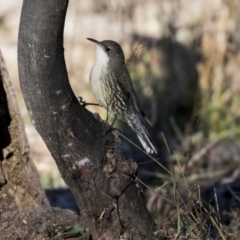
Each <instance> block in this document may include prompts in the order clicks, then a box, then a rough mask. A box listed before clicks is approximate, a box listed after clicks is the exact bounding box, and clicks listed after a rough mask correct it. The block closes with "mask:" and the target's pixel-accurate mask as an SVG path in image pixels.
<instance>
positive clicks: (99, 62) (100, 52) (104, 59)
mask: <svg viewBox="0 0 240 240" xmlns="http://www.w3.org/2000/svg"><path fill="white" fill-rule="evenodd" d="M108 62H109V58H108V55H107V53H106V52H105V51H104V49H103V48H102V47H101V46H99V45H96V59H95V63H94V66H95V67H98V68H99V67H101V68H102V67H106V66H107V65H108Z"/></svg>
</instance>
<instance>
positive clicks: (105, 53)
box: [87, 38, 125, 65]
mask: <svg viewBox="0 0 240 240" xmlns="http://www.w3.org/2000/svg"><path fill="white" fill-rule="evenodd" d="M87 39H88V40H89V41H92V42H94V43H96V61H106V62H110V63H117V64H123V65H124V63H125V57H124V53H123V50H122V48H121V46H120V45H119V44H118V43H117V42H114V41H111V40H104V41H101V42H99V41H97V40H95V39H92V38H87Z"/></svg>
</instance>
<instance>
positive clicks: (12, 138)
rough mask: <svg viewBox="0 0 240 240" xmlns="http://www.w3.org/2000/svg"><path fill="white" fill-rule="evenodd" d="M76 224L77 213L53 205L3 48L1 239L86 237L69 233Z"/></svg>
mask: <svg viewBox="0 0 240 240" xmlns="http://www.w3.org/2000/svg"><path fill="white" fill-rule="evenodd" d="M74 225H77V226H79V225H81V224H80V219H79V217H78V216H77V215H76V214H75V213H73V212H71V211H66V210H61V209H53V208H50V206H49V202H48V200H47V198H46V195H45V192H44V191H43V189H42V187H41V184H40V181H39V176H38V172H37V170H36V168H35V165H34V163H33V162H32V160H31V159H30V158H29V146H28V142H27V138H26V134H25V131H24V125H23V121H22V118H21V116H20V114H19V107H18V104H17V101H16V97H15V94H14V91H13V89H12V85H11V81H10V78H9V74H8V71H7V68H6V65H5V63H4V60H3V56H2V53H1V51H0V239H1V240H4V239H7V240H9V239H43V238H44V239H49V240H50V239H53V237H55V239H57V238H56V236H60V235H61V236H68V239H82V236H79V233H77V234H73V233H69V231H71V230H72V228H73V227H74ZM81 235H83V236H86V237H87V235H88V233H84V234H81ZM76 236H77V238H76ZM70 237H71V238H70ZM58 239H59V238H58ZM61 239H62V238H61ZM85 239H89V238H85Z"/></svg>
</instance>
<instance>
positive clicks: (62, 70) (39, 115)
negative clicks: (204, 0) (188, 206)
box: [18, 0, 154, 240]
mask: <svg viewBox="0 0 240 240" xmlns="http://www.w3.org/2000/svg"><path fill="white" fill-rule="evenodd" d="M67 5H68V1H66V0H51V1H37V0H25V1H24V2H23V8H22V15H21V22H20V31H19V45H18V60H19V74H20V84H21V88H22V92H23V96H24V99H25V102H26V106H27V109H28V112H29V114H30V117H31V120H32V123H33V124H34V126H35V128H36V129H37V131H38V132H39V133H40V135H41V136H42V138H43V140H44V141H45V143H46V145H47V147H48V148H49V150H50V152H51V153H52V155H53V157H54V159H55V161H56V163H57V165H58V168H59V170H60V172H61V175H62V177H63V179H64V180H65V182H66V183H67V184H68V186H69V187H70V189H71V191H72V193H73V194H74V196H75V198H76V201H77V203H78V205H79V208H80V215H81V220H82V222H83V223H84V226H85V227H88V228H90V230H91V233H92V236H93V238H94V239H121V238H124V237H125V238H124V239H135V240H138V239H148V238H151V237H152V231H153V228H154V221H153V219H152V218H151V216H150V214H149V212H148V211H147V209H146V206H145V203H144V201H143V198H142V196H141V194H140V191H139V189H138V188H137V187H136V182H135V180H134V174H135V173H136V171H137V165H136V163H134V162H133V161H132V160H130V159H126V158H125V156H124V153H123V151H122V148H121V142H120V140H119V138H118V136H117V135H115V134H113V132H111V131H106V130H107V129H108V127H107V126H106V124H105V123H103V122H102V121H100V120H99V119H98V118H96V117H94V116H93V114H92V113H90V112H89V111H88V110H86V109H85V108H83V107H82V106H81V105H80V104H79V103H78V101H77V99H76V97H75V96H74V94H73V91H72V89H71V87H70V85H69V81H68V76H67V70H66V66H65V61H64V54H63V52H64V49H63V28H64V21H65V15H66V10H67ZM83 61H84V59H83ZM79 84H80V83H79Z"/></svg>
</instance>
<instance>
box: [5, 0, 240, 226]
mask: <svg viewBox="0 0 240 240" xmlns="http://www.w3.org/2000/svg"><path fill="white" fill-rule="evenodd" d="M21 5H22V1H14V0H8V1H5V0H0V6H1V8H0V48H1V50H2V52H3V56H4V58H5V61H6V64H7V67H8V70H9V73H10V76H11V78H12V82H13V87H14V89H15V93H16V95H17V99H18V102H19V105H20V109H21V113H22V116H23V118H24V122H25V127H26V132H27V135H28V140H29V143H30V147H31V157H32V159H33V160H34V162H35V164H36V166H37V169H38V171H39V173H40V177H41V182H42V185H43V187H45V188H59V187H63V188H65V187H66V185H65V183H64V182H63V180H62V179H61V176H60V174H59V172H58V170H57V167H56V165H55V162H54V161H53V159H52V157H51V155H50V153H49V152H48V150H47V148H46V146H45V144H44V143H43V141H42V140H41V138H40V137H39V135H38V133H37V132H36V131H35V129H34V128H33V126H32V125H31V122H30V120H29V116H28V113H27V110H26V107H25V105H24V101H23V98H22V94H21V89H20V87H19V79H18V69H17V36H18V26H19V19H20V11H21ZM239 28H240V2H239V1H238V0H231V1H230V0H211V1H209V0H201V1H199V0H161V1H159V0H148V1H143V0H138V1H133V0H128V1H127V0H122V1H120V0H111V1H107V0H98V1H96V0H89V1H79V0H70V2H69V8H68V12H67V17H66V25H65V43H64V45H65V58H66V63H67V68H68V74H69V79H70V83H71V86H72V88H73V90H74V92H75V94H76V96H82V97H83V99H84V100H85V101H87V102H95V100H94V98H93V95H92V93H91V91H90V88H89V83H88V81H89V73H90V70H91V67H92V65H93V62H94V59H95V46H94V44H93V43H91V42H89V41H87V40H86V38H87V37H91V38H95V39H97V40H100V41H101V40H106V39H111V40H114V41H117V42H118V43H120V44H121V46H122V48H123V50H124V52H125V57H126V59H131V61H130V62H129V64H128V69H129V72H130V75H131V77H132V81H133V83H134V88H135V90H136V92H137V95H138V96H139V99H140V102H141V105H142V108H143V109H144V111H145V113H146V115H147V117H148V119H149V120H150V121H151V123H152V124H153V127H152V128H151V127H150V128H149V131H150V132H151V135H152V136H153V139H154V140H155V142H156V143H157V145H158V147H159V156H157V157H156V158H157V161H159V162H160V163H162V164H164V166H166V167H168V168H171V169H174V171H175V174H176V176H180V175H184V178H185V179H186V181H187V183H188V184H189V186H192V188H193V189H194V187H195V186H198V185H199V186H201V195H202V201H205V203H206V205H211V204H212V205H214V204H216V203H214V201H212V198H213V194H214V191H215V192H216V193H217V195H218V197H219V198H218V199H220V200H219V204H220V207H221V209H222V211H221V214H220V215H221V216H220V218H221V220H222V221H223V222H224V223H226V224H230V223H232V222H233V221H237V220H236V219H239V216H240V211H239V210H240V207H239V206H240V181H239V180H240V179H239V176H240V175H239V172H240V145H239V144H240V94H239V92H240V29H239ZM88 109H89V110H90V111H92V112H98V113H99V114H100V115H101V117H102V118H103V119H105V118H106V112H105V110H103V109H101V108H99V107H88ZM117 127H119V128H120V129H121V131H122V133H123V134H124V135H125V136H126V137H127V138H129V139H130V140H131V141H133V142H134V143H136V144H138V145H140V144H139V142H138V140H137V138H136V136H135V134H134V133H133V132H132V131H130V129H129V128H128V127H127V126H126V125H125V124H124V123H122V122H118V123H117ZM163 134H164V136H165V139H166V141H165V140H164V137H163ZM166 142H167V144H166ZM166 145H167V146H166ZM123 146H124V148H125V151H126V154H127V156H129V157H132V158H133V159H134V160H136V161H137V162H138V163H139V178H140V179H141V180H142V181H143V182H144V183H145V184H146V185H147V186H150V188H151V189H154V188H155V187H159V186H161V185H162V184H163V182H164V179H165V178H166V172H165V171H163V170H162V167H160V166H159V165H158V164H156V162H154V161H152V160H151V159H150V158H149V157H148V156H146V155H145V154H143V153H142V152H141V151H139V150H138V149H137V148H136V147H135V146H133V145H132V144H130V143H129V142H128V141H126V140H124V139H123ZM168 148H169V149H170V153H169V152H168ZM214 189H215V190H214ZM64 191H65V190H64ZM179 191H180V192H182V194H183V195H184V191H181V190H179ZM47 193H48V194H49V190H47ZM145 194H146V196H147V203H148V207H149V209H151V210H152V211H153V212H154V213H158V214H164V213H165V212H166V211H167V209H168V208H166V204H167V203H166V202H165V200H164V198H163V197H162V196H167V194H171V193H169V191H168V190H166V189H165V190H164V191H163V190H162V189H161V190H160V193H159V192H158V193H157V194H156V192H155V193H152V192H151V191H149V190H146V191H145ZM50 195H51V194H50ZM50 197H51V196H50ZM67 201H70V200H67ZM64 204H65V203H60V205H62V206H63V205H64ZM169 208H170V207H169ZM163 209H164V211H163ZM163 212H164V213H163ZM234 214H235V215H234ZM238 222H239V220H238ZM238 225H239V224H238Z"/></svg>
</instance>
